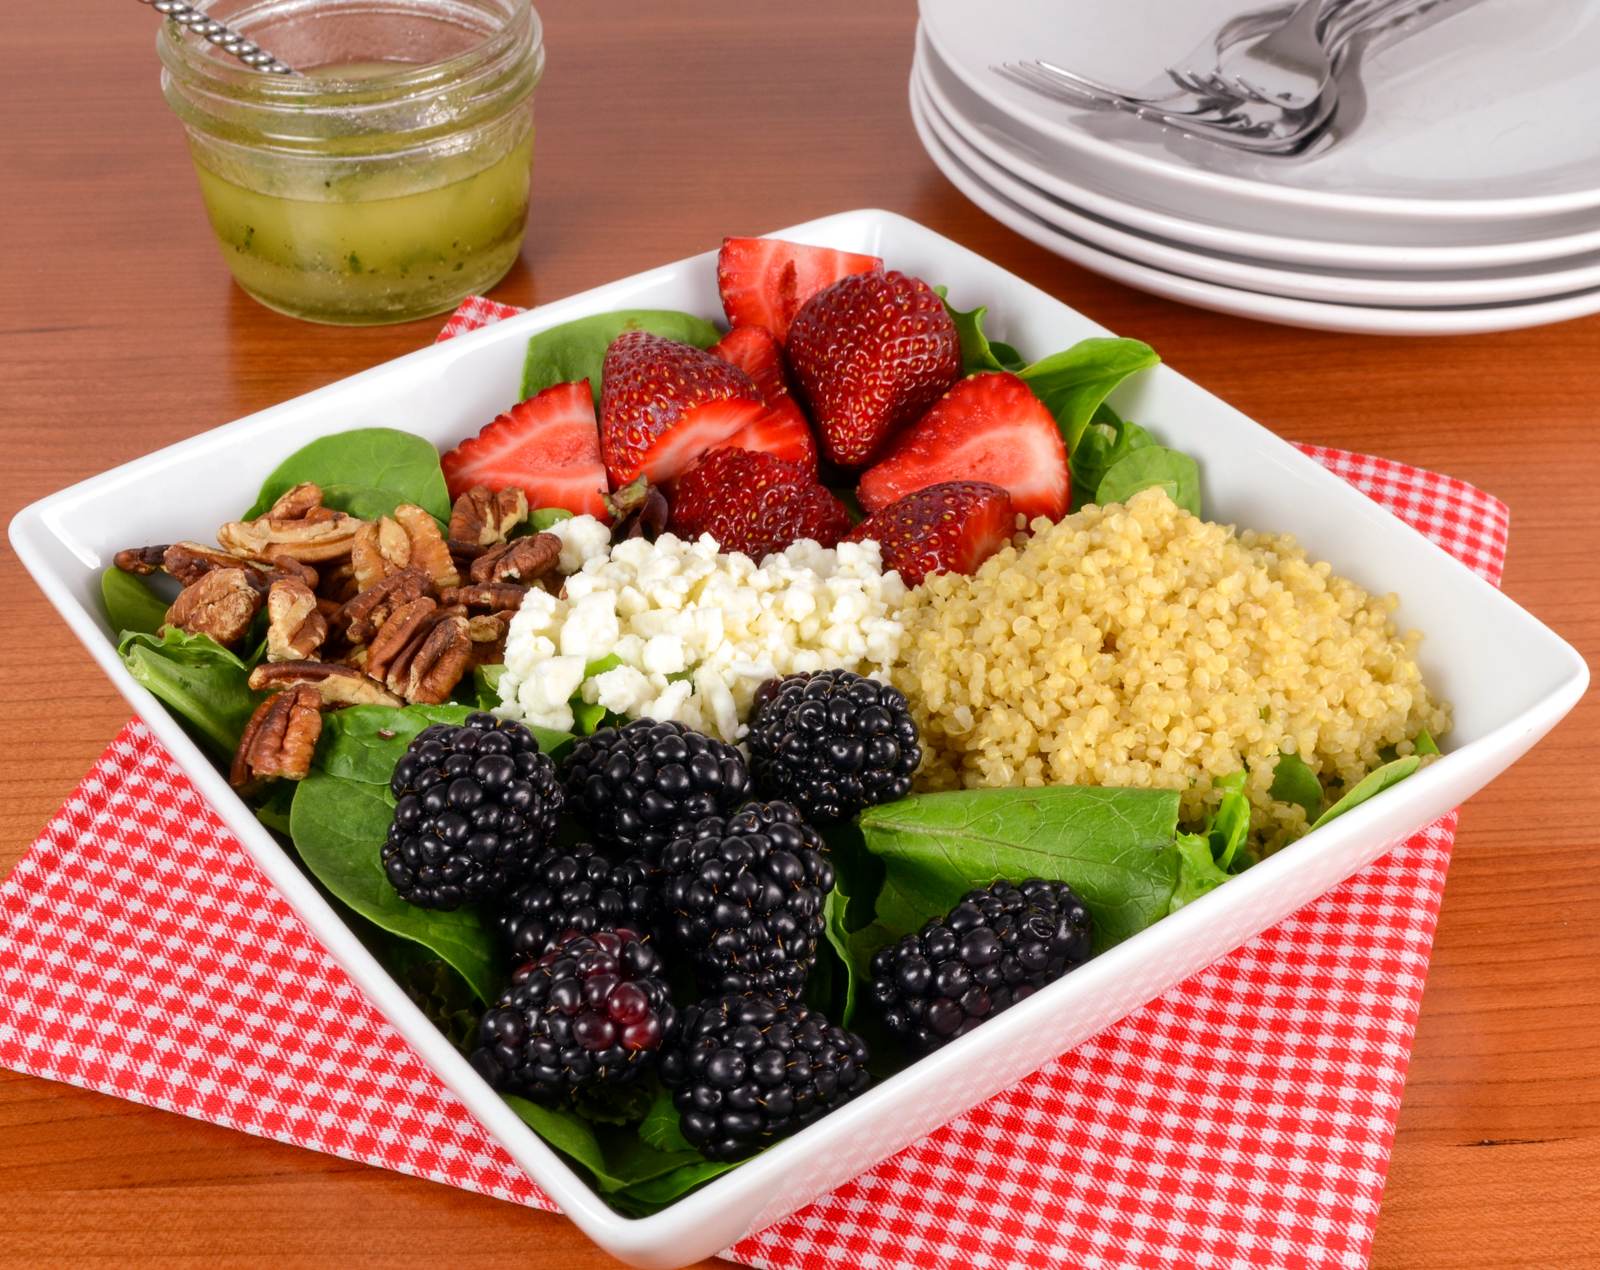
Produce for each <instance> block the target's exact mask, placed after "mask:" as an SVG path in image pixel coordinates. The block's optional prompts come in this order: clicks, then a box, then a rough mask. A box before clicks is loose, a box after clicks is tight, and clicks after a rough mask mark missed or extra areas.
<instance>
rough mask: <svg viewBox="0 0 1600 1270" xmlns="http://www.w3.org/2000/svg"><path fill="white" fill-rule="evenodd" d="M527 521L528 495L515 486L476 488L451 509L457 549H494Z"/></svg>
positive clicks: (452, 544)
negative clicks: (496, 488) (498, 488)
mask: <svg viewBox="0 0 1600 1270" xmlns="http://www.w3.org/2000/svg"><path fill="white" fill-rule="evenodd" d="M527 518H528V496H527V495H526V494H524V493H523V492H522V490H520V489H518V488H517V487H516V486H512V487H511V488H510V489H503V490H498V491H494V492H491V491H490V489H489V487H488V486H487V485H474V486H473V487H472V488H471V489H469V490H468V491H467V492H466V493H465V494H463V495H462V496H461V497H460V498H458V499H456V502H455V506H454V507H452V508H451V509H450V541H451V546H452V549H454V548H456V547H492V546H494V545H495V544H496V543H497V542H504V541H505V540H506V535H507V534H509V533H510V532H511V531H512V529H514V528H515V527H516V526H517V525H519V524H520V523H521V522H523V521H524V520H526V519H527Z"/></svg>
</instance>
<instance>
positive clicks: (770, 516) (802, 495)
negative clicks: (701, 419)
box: [667, 446, 850, 560]
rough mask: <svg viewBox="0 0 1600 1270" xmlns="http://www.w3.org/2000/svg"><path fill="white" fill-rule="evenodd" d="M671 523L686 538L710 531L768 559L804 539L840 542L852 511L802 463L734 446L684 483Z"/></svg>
mask: <svg viewBox="0 0 1600 1270" xmlns="http://www.w3.org/2000/svg"><path fill="white" fill-rule="evenodd" d="M667 528H669V529H670V530H672V532H673V533H675V534H677V535H678V536H679V537H681V538H698V537H699V536H700V535H701V534H710V535H711V536H712V537H713V538H715V539H716V540H717V544H718V545H719V546H720V547H721V548H722V549H723V550H724V551H742V552H744V554H745V555H747V556H750V557H752V558H753V559H756V560H760V559H761V557H763V556H765V555H769V554H771V553H772V552H774V551H782V550H783V549H784V548H785V547H787V546H788V545H789V544H790V543H792V542H796V541H798V540H799V539H801V538H814V539H815V540H816V541H817V542H819V543H821V544H822V545H823V546H824V547H832V546H834V545H835V544H836V543H837V542H838V541H839V539H840V537H841V536H842V535H843V534H844V533H845V532H846V531H847V530H849V528H850V513H849V512H847V511H846V510H845V507H844V504H843V503H841V502H840V501H839V500H838V499H837V498H835V497H834V496H833V494H832V493H830V492H829V490H828V489H827V487H826V486H824V485H821V484H819V483H818V482H817V478H816V476H815V475H814V474H813V473H811V472H810V471H808V470H807V469H805V468H804V467H801V466H800V465H799V464H798V463H789V462H786V461H784V460H783V459H780V458H777V457H775V456H774V455H771V454H763V453H760V452H757V451H754V450H738V449H734V448H733V447H732V446H729V447H726V448H723V449H720V450H713V451H712V452H711V453H710V454H708V455H706V457H705V460H704V461H703V462H702V463H701V464H700V465H699V466H698V467H696V468H695V469H694V470H693V471H692V472H688V473H686V474H685V475H684V477H683V478H682V479H681V480H680V481H679V482H678V488H677V490H676V492H675V493H674V494H673V498H672V518H671V520H669V521H668V522H667Z"/></svg>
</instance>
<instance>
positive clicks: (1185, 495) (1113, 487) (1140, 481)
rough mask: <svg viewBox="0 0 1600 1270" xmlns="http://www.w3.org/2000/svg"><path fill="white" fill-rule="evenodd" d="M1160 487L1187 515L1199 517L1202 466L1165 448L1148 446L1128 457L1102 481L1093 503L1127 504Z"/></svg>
mask: <svg viewBox="0 0 1600 1270" xmlns="http://www.w3.org/2000/svg"><path fill="white" fill-rule="evenodd" d="M1151 486H1159V487H1160V488H1162V489H1164V490H1166V491H1167V497H1168V498H1170V499H1171V500H1172V501H1173V502H1175V503H1176V504H1177V505H1178V506H1179V507H1181V508H1183V509H1184V510H1185V511H1187V512H1192V513H1193V514H1194V515H1196V516H1198V515H1199V514H1200V465H1199V464H1197V463H1196V462H1195V461H1194V460H1193V459H1191V458H1190V457H1189V456H1188V455H1187V454H1184V453H1182V452H1180V451H1178V450H1169V449H1167V447H1166V446H1164V445H1147V446H1143V447H1141V448H1139V449H1136V450H1134V451H1132V452H1131V453H1129V454H1125V455H1124V456H1123V457H1122V458H1120V459H1118V460H1117V462H1115V463H1113V464H1112V465H1111V467H1110V468H1109V469H1108V470H1107V471H1106V474H1105V475H1104V476H1103V477H1101V478H1100V484H1099V486H1098V487H1096V489H1095V497H1094V501H1095V502H1097V503H1099V504H1101V505H1102V506H1104V505H1105V504H1106V503H1126V502H1127V501H1128V500H1129V499H1130V498H1132V497H1133V496H1134V495H1135V494H1137V493H1138V492H1139V491H1140V490H1145V489H1149V488H1150V487H1151Z"/></svg>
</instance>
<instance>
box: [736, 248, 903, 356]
mask: <svg viewBox="0 0 1600 1270" xmlns="http://www.w3.org/2000/svg"><path fill="white" fill-rule="evenodd" d="M882 269H883V261H882V260H880V259H878V257H877V256H864V255H859V254H857V253H855V252H851V251H837V250H835V249H834V248H832V247H807V246H805V245H804V244H802V243H791V242H785V241H784V240H783V239H781V238H724V239H723V240H722V250H721V251H720V252H718V253H717V290H719V291H720V292H721V293H722V311H723V312H724V313H726V314H727V315H728V321H729V322H731V323H733V325H734V326H764V327H766V328H767V330H769V331H771V332H772V335H773V338H775V339H776V340H777V341H778V343H780V344H782V343H783V342H784V340H785V339H787V338H788V335H789V323H790V322H792V321H794V315H795V314H796V313H798V312H800V309H801V306H803V305H804V304H805V302H806V301H807V300H809V299H810V298H811V297H812V296H814V295H816V293H817V292H818V291H821V290H822V289H823V288H824V287H828V286H831V285H832V284H833V283H835V282H837V281H839V279H840V278H843V277H847V276H848V275H850V274H852V273H873V272H880V271H881V270H882Z"/></svg>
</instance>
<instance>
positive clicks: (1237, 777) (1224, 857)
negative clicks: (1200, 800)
mask: <svg viewBox="0 0 1600 1270" xmlns="http://www.w3.org/2000/svg"><path fill="white" fill-rule="evenodd" d="M1244 783H1245V771H1244V768H1242V767H1241V768H1240V769H1239V770H1238V771H1237V772H1233V773H1231V774H1230V775H1228V776H1224V777H1222V778H1221V779H1220V780H1218V781H1216V782H1215V784H1216V787H1217V788H1218V789H1220V790H1222V791H1224V792H1223V795H1222V801H1221V802H1220V803H1218V804H1217V810H1216V812H1215V813H1214V814H1213V815H1212V817H1211V823H1210V824H1209V825H1207V826H1206V838H1207V840H1208V841H1209V842H1210V844H1211V852H1212V854H1213V855H1214V856H1215V857H1216V860H1217V863H1218V864H1219V865H1220V866H1221V867H1222V868H1224V869H1227V868H1228V867H1230V866H1231V865H1232V864H1233V860H1234V857H1235V856H1236V855H1237V854H1238V853H1239V849H1240V848H1241V847H1243V846H1244V840H1245V838H1246V837H1247V836H1248V835H1249V833H1250V799H1249V798H1248V797H1247V796H1246V795H1245V792H1244Z"/></svg>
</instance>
